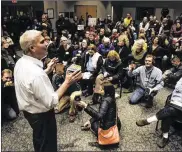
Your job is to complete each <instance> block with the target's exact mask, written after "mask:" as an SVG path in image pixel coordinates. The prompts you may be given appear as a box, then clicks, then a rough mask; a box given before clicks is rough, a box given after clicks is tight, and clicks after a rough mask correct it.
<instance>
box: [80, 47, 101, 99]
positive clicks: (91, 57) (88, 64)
mask: <svg viewBox="0 0 182 152" xmlns="http://www.w3.org/2000/svg"><path fill="white" fill-rule="evenodd" d="M102 65H103V60H102V56H101V55H100V54H99V53H98V52H96V46H95V45H93V44H91V45H89V46H88V51H87V52H86V53H84V55H83V56H82V64H81V68H82V73H83V78H82V80H81V87H82V91H83V95H84V96H85V97H87V96H90V95H92V94H93V84H94V83H95V79H96V77H97V75H98V73H99V71H100V70H101V67H102Z"/></svg>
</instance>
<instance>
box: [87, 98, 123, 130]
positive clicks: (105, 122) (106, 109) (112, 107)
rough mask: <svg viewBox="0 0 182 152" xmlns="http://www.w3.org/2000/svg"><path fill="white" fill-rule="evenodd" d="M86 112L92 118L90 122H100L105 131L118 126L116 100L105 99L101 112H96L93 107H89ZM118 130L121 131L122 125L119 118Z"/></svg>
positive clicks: (101, 105) (102, 102)
mask: <svg viewBox="0 0 182 152" xmlns="http://www.w3.org/2000/svg"><path fill="white" fill-rule="evenodd" d="M85 112H86V113H88V114H89V115H90V116H91V117H92V118H91V120H90V122H91V124H92V123H94V122H96V121H97V122H98V121H100V127H101V128H102V129H104V130H107V129H109V128H110V127H112V126H114V125H115V124H116V102H115V99H112V98H111V97H103V99H102V101H101V104H100V107H99V112H97V111H95V110H94V109H93V108H92V107H91V106H89V105H88V106H87V108H86V109H85ZM117 120H118V121H117V125H118V129H119V130H120V128H121V124H120V120H119V117H118V118H117Z"/></svg>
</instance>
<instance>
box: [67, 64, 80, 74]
mask: <svg viewBox="0 0 182 152" xmlns="http://www.w3.org/2000/svg"><path fill="white" fill-rule="evenodd" d="M67 71H69V72H71V73H73V72H75V71H81V66H80V65H77V64H72V65H71V66H69V67H68V68H67Z"/></svg>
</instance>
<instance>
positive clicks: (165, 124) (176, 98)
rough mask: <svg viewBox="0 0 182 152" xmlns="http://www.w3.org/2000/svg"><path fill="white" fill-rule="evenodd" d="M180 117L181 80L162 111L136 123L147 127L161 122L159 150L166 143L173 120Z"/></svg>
mask: <svg viewBox="0 0 182 152" xmlns="http://www.w3.org/2000/svg"><path fill="white" fill-rule="evenodd" d="M181 115H182V78H181V79H180V80H179V81H178V82H177V84H176V86H175V89H174V91H173V93H172V96H171V99H170V103H169V104H167V105H166V106H165V107H164V108H163V109H162V110H160V111H159V112H157V114H156V115H154V116H152V117H149V118H147V119H141V120H139V121H137V122H136V124H137V125H138V126H140V127H142V126H145V125H149V124H150V123H152V122H155V121H158V120H162V124H161V125H162V126H161V130H162V132H163V136H162V138H161V139H160V140H159V141H158V142H157V145H158V146H159V147H160V148H164V147H165V146H166V145H167V143H168V141H169V137H168V132H169V129H170V126H171V125H172V124H173V122H174V121H175V119H178V118H179V119H180V118H181Z"/></svg>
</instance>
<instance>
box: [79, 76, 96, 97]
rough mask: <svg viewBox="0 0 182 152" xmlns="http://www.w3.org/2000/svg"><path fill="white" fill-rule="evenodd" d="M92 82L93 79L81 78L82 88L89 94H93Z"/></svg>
mask: <svg viewBox="0 0 182 152" xmlns="http://www.w3.org/2000/svg"><path fill="white" fill-rule="evenodd" d="M93 84H94V81H93V80H91V79H82V80H81V88H82V90H87V91H88V93H89V94H93Z"/></svg>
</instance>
